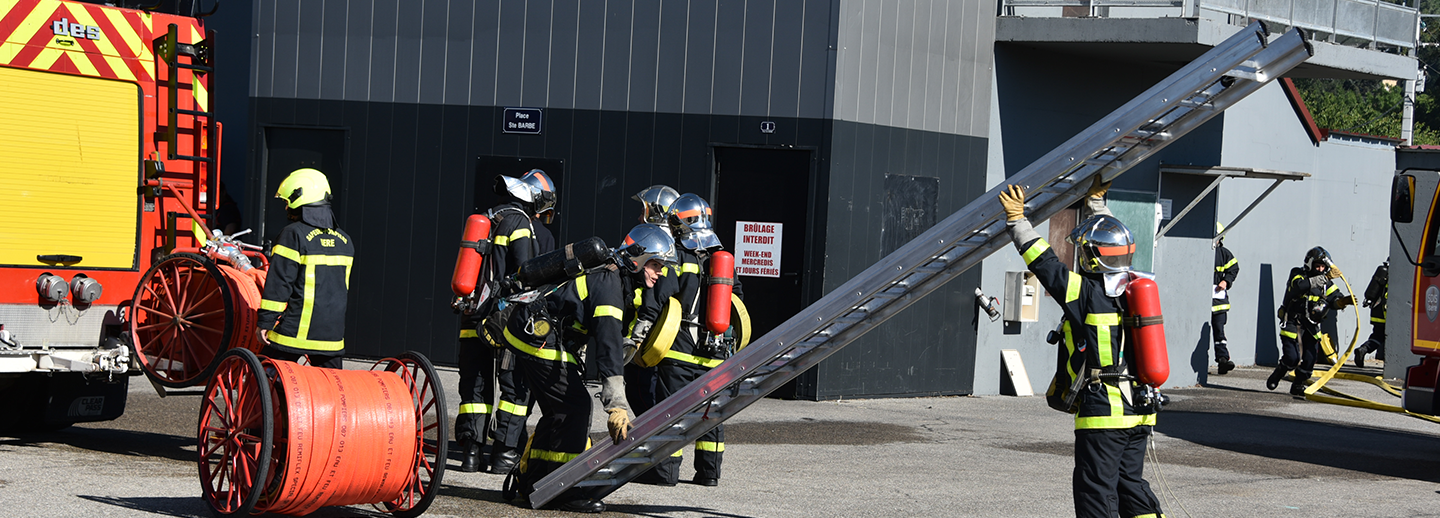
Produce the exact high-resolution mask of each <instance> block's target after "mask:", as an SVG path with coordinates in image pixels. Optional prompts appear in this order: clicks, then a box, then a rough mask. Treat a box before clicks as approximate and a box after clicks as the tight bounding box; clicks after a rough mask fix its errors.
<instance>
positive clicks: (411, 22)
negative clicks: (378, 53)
mask: <svg viewBox="0 0 1440 518" xmlns="http://www.w3.org/2000/svg"><path fill="white" fill-rule="evenodd" d="M424 6H425V3H423V2H414V3H405V4H402V5H401V6H400V8H399V11H398V12H397V13H396V17H395V75H394V77H393V80H394V81H395V97H394V99H390V100H391V101H394V102H397V103H418V102H420V73H421V70H420V64H421V63H422V60H423V59H424V56H423V55H422V49H423V47H424V46H423V45H422V44H421V41H422V38H423V37H424V29H425V25H424V22H425V13H424ZM427 79H431V80H435V81H439V82H443V81H444V80H445V77H444V76H436V77H432V78H427Z"/></svg>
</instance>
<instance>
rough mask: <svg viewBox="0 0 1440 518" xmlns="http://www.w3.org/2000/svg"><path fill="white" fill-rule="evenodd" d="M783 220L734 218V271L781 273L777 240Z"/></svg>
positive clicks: (773, 274)
mask: <svg viewBox="0 0 1440 518" xmlns="http://www.w3.org/2000/svg"><path fill="white" fill-rule="evenodd" d="M784 229H785V224H783V223H766V222H763V221H736V222H735V275H749V276H751V277H779V276H780V243H781V242H782V241H783V240H782V238H783V237H784V235H785V234H784Z"/></svg>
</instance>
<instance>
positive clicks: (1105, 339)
mask: <svg viewBox="0 0 1440 518" xmlns="http://www.w3.org/2000/svg"><path fill="white" fill-rule="evenodd" d="M1085 323H1086V324H1089V325H1092V326H1095V341H1097V342H1100V343H1098V344H1096V345H1098V346H1100V348H1099V349H1097V350H1096V352H1097V353H1099V354H1100V366H1101V367H1107V366H1110V365H1112V364H1114V363H1115V359H1114V358H1113V356H1114V354H1113V353H1112V352H1111V350H1110V347H1111V345H1112V344H1111V343H1110V342H1111V338H1110V328H1111V327H1112V326H1118V325H1120V314H1119V313H1091V314H1089V315H1085Z"/></svg>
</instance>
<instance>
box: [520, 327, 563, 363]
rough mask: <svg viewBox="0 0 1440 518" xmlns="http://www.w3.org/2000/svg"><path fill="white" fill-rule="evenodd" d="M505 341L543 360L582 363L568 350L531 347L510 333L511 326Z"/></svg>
mask: <svg viewBox="0 0 1440 518" xmlns="http://www.w3.org/2000/svg"><path fill="white" fill-rule="evenodd" d="M505 341H507V342H510V345H511V346H512V347H514V348H516V349H518V350H520V352H522V353H525V354H528V355H530V356H534V357H536V358H540V359H542V360H550V361H552V362H555V361H564V362H565V363H573V364H576V365H579V364H580V362H578V361H575V355H573V354H570V353H568V352H565V351H561V350H557V349H540V348H538V347H531V346H530V345H528V344H526V343H525V342H522V341H520V339H519V338H515V335H512V334H510V329H509V328H506V329H505Z"/></svg>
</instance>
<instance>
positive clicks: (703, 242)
mask: <svg viewBox="0 0 1440 518" xmlns="http://www.w3.org/2000/svg"><path fill="white" fill-rule="evenodd" d="M713 217H714V213H713V212H712V211H711V210H710V204H709V203H706V202H705V199H704V198H701V197H700V196H699V195H698V194H691V193H685V194H684V195H681V196H680V197H679V198H676V199H675V203H674V204H672V205H670V220H671V222H670V225H671V226H672V227H675V229H676V230H677V231H678V232H677V233H676V234H675V236H676V238H677V241H679V242H680V246H683V247H685V249H686V250H708V249H711V248H717V247H720V246H721V245H720V238H719V237H718V236H716V235H715V228H714V225H713V222H712V218H713Z"/></svg>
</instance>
